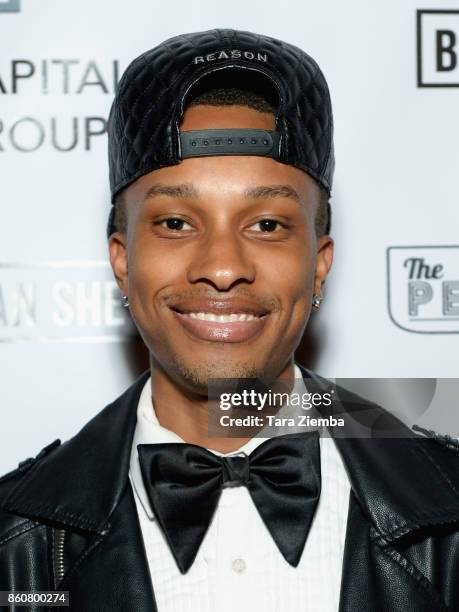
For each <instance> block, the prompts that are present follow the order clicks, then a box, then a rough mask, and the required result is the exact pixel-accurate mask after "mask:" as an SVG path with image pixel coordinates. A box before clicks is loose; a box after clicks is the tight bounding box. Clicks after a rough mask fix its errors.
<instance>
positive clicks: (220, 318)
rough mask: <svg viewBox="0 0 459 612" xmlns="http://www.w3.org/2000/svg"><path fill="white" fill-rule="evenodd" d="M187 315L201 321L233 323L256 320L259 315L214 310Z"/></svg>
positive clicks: (188, 313)
mask: <svg viewBox="0 0 459 612" xmlns="http://www.w3.org/2000/svg"><path fill="white" fill-rule="evenodd" d="M186 316H188V317H190V319H200V320H201V321H215V322H217V323H232V322H234V321H254V320H255V319H258V317H256V316H254V315H252V314H230V315H216V314H214V313H213V312H187V313H186Z"/></svg>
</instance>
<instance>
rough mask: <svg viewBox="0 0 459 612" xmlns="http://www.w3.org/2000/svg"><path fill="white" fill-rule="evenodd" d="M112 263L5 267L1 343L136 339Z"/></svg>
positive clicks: (1, 272)
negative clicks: (114, 276)
mask: <svg viewBox="0 0 459 612" xmlns="http://www.w3.org/2000/svg"><path fill="white" fill-rule="evenodd" d="M120 297H121V296H120V291H119V289H118V286H117V284H116V282H115V281H114V280H113V275H112V272H111V269H110V266H109V264H108V262H104V261H51V262H43V263H35V264H18V263H0V343H2V342H20V341H39V342H40V341H42V342H52V341H60V342H65V341H67V342H72V341H73V342H84V341H88V342H113V341H119V340H129V339H132V338H134V337H135V336H136V332H135V328H134V324H133V323H132V320H131V319H130V317H129V315H127V314H126V310H127V309H126V308H123V307H122V305H121V299H120Z"/></svg>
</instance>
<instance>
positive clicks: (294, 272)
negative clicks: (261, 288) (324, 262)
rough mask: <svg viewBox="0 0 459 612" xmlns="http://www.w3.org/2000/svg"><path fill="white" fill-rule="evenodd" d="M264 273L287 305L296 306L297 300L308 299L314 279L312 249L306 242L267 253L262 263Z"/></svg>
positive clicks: (272, 288) (272, 287)
mask: <svg viewBox="0 0 459 612" xmlns="http://www.w3.org/2000/svg"><path fill="white" fill-rule="evenodd" d="M261 266H262V268H263V275H264V276H265V278H267V279H268V280H269V284H270V287H271V290H272V291H273V292H275V293H276V295H278V296H279V298H280V300H281V302H282V303H283V304H285V306H286V307H288V306H289V305H290V307H291V308H294V306H295V302H297V301H299V300H300V301H301V300H303V299H306V298H307V296H308V295H309V294H310V292H311V290H312V285H313V281H314V261H313V259H312V249H311V248H310V247H309V246H308V245H307V244H305V243H303V244H298V245H297V247H296V248H292V249H289V250H288V252H287V250H286V251H285V252H284V253H283V252H281V251H280V250H277V251H276V252H274V251H273V252H271V253H267V254H266V256H265V257H264V258H263V262H262V263H261Z"/></svg>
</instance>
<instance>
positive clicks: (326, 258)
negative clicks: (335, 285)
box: [314, 236, 334, 295]
mask: <svg viewBox="0 0 459 612" xmlns="http://www.w3.org/2000/svg"><path fill="white" fill-rule="evenodd" d="M333 249H334V242H333V238H331V237H330V236H321V237H320V238H319V239H318V240H317V255H316V271H315V277H314V293H316V294H317V295H320V291H321V288H322V285H323V284H324V283H325V280H326V278H327V275H328V273H329V271H330V268H331V266H332V263H333Z"/></svg>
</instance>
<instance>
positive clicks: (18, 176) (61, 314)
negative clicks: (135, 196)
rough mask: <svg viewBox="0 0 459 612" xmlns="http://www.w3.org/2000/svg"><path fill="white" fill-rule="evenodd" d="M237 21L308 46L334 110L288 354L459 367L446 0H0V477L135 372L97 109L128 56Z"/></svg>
mask: <svg viewBox="0 0 459 612" xmlns="http://www.w3.org/2000/svg"><path fill="white" fill-rule="evenodd" d="M213 27H234V28H238V29H245V30H250V31H253V32H260V33H265V34H268V35H271V36H274V37H278V38H281V39H284V40H286V41H289V42H291V43H293V44H295V45H297V46H299V47H301V48H303V49H304V50H305V51H307V52H308V53H310V54H311V55H312V56H313V57H314V58H315V59H316V60H317V61H318V63H319V64H320V66H321V67H322V69H323V71H324V73H325V75H326V78H327V80H328V83H329V87H330V91H331V96H332V102H333V107H334V117H335V144H336V175H335V188H334V193H333V199H332V207H333V228H332V235H333V237H334V239H335V242H336V251H335V261H334V265H333V270H332V273H331V275H330V277H329V280H328V282H327V285H326V289H325V301H324V303H323V305H322V307H321V311H320V313H319V314H318V315H316V316H315V317H314V322H313V325H312V326H311V328H310V330H309V332H308V334H307V336H306V337H305V340H304V342H302V345H301V347H300V348H299V351H298V355H297V357H298V359H299V360H301V361H302V362H303V363H305V364H306V365H308V366H310V367H313V368H314V369H315V370H316V371H318V372H319V373H320V374H322V375H324V376H327V377H332V378H350V377H359V378H371V377H373V378H380V377H386V378H391V379H396V378H410V379H412V380H413V381H415V380H416V379H419V378H430V379H431V378H450V379H451V378H456V377H457V371H458V365H457V364H458V361H459V198H458V194H459V186H458V176H459V172H458V170H459V114H458V109H459V2H457V1H454V2H453V1H452V0H442V1H439V0H432V1H429V2H427V1H424V0H406V1H405V2H403V3H400V2H399V1H398V0H385V2H382V1H380V2H371V3H369V2H366V0H350V1H349V2H346V3H343V2H341V1H340V0H323V1H322V2H320V3H319V2H312V1H309V0H290V1H289V2H287V3H283V4H282V3H278V2H274V1H273V0H265V1H264V2H260V1H257V0H253V1H252V2H247V1H245V0H244V1H242V0H233V1H232V2H218V1H217V2H216V1H215V0H201V1H200V2H199V3H192V2H185V1H182V0H178V1H175V2H169V3H164V2H156V1H151V0H130V1H129V2H125V1H121V0H119V1H118V2H113V0H99V1H98V2H91V1H90V0H40V1H38V0H0V46H1V53H0V176H1V181H0V216H1V223H0V363H1V369H0V381H1V382H0V418H1V431H2V447H1V449H0V473H1V472H4V471H6V470H7V469H11V468H12V467H14V466H15V465H16V464H17V462H18V461H19V460H21V459H23V458H24V457H26V456H29V455H34V454H36V453H37V452H38V451H39V450H40V448H42V446H44V445H45V444H47V443H48V442H50V441H51V440H52V439H55V438H57V437H60V438H61V439H66V438H68V437H70V436H71V435H73V434H74V433H75V432H76V431H77V430H78V429H79V428H80V427H81V426H82V425H83V424H84V423H85V422H86V421H87V420H88V419H89V418H90V417H91V416H92V415H94V414H95V413H96V412H98V411H99V410H101V409H102V408H103V406H104V405H105V404H106V403H108V402H109V401H111V400H112V399H114V398H115V397H116V396H117V395H119V394H120V393H121V392H122V391H123V390H124V389H125V388H126V387H127V386H128V385H129V384H130V383H131V382H132V381H133V380H134V379H135V378H136V377H137V376H138V375H139V373H140V372H142V371H143V370H144V369H145V368H146V367H147V365H148V364H147V361H146V354H145V351H144V349H143V345H142V343H141V342H140V341H139V340H138V338H137V337H136V335H135V329H134V328H133V326H132V324H131V323H130V321H129V320H128V319H127V318H126V309H123V308H122V306H121V300H120V294H119V291H118V289H117V286H116V284H115V282H114V279H113V277H112V274H111V270H110V268H109V265H108V257H107V243H106V238H105V226H106V220H107V216H108V212H109V209H110V202H109V190H108V167H107V137H106V119H107V116H108V111H109V108H110V104H111V101H112V98H113V95H114V91H115V88H116V85H117V82H118V80H119V78H120V76H121V74H122V72H123V70H124V69H125V67H126V66H127V64H128V63H129V62H130V61H131V60H132V59H133V58H134V57H136V56H137V55H139V54H140V53H141V52H143V51H145V50H147V49H149V48H151V47H153V46H155V45H156V44H157V43H159V42H161V41H162V40H164V39H166V38H169V37H171V36H174V35H176V34H178V33H183V32H191V31H198V30H205V29H209V28H213Z"/></svg>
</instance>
